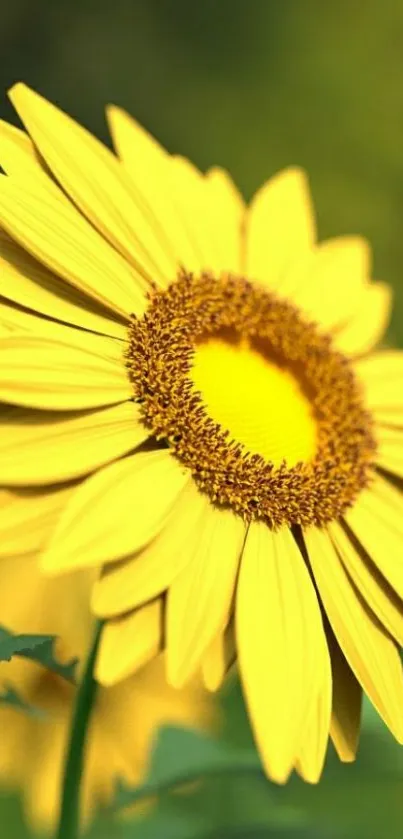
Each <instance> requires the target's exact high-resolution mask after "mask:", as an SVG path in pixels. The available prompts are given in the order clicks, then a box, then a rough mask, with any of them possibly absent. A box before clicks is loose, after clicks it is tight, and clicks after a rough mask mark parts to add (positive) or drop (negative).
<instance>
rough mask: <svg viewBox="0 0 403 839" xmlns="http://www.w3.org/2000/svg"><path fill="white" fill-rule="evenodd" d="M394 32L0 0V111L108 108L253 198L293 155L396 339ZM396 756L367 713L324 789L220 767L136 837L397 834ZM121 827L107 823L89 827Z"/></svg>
mask: <svg viewBox="0 0 403 839" xmlns="http://www.w3.org/2000/svg"><path fill="white" fill-rule="evenodd" d="M402 44H403V3H402V2H401V0H382V2H379V0H337V2H327V3H326V2H323V0H248V1H247V0H202V2H195V1H194V0H193V2H192V0H113V2H111V1H110V0H109V2H107V0H3V2H2V4H1V26H0V56H1V62H0V90H1V95H0V115H1V116H2V117H3V118H5V119H8V120H10V121H15V116H14V113H13V111H12V109H11V106H10V105H9V104H8V101H7V98H6V89H7V88H8V87H9V86H10V85H11V84H12V83H13V82H15V81H17V80H19V79H23V80H24V81H26V82H28V83H29V84H30V85H31V86H33V87H34V88H36V89H37V90H38V91H40V92H41V93H42V94H44V95H45V96H47V97H48V98H50V99H51V100H53V101H54V102H55V103H57V104H59V105H60V106H61V107H63V108H64V109H65V110H66V111H68V112H69V113H70V114H71V115H72V116H74V117H76V118H77V119H78V120H80V121H81V122H82V123H83V124H84V125H86V126H87V127H88V128H90V129H91V130H92V131H93V132H94V133H95V134H96V135H98V136H99V137H100V138H102V139H104V140H105V141H106V142H109V140H108V137H107V133H106V125H105V121H104V105H105V104H106V103H108V102H114V103H116V104H119V105H121V106H122V107H124V108H126V109H127V110H128V111H129V112H131V113H132V114H133V115H135V116H136V118H137V119H139V120H140V121H141V122H142V123H143V124H144V125H145V126H146V127H147V128H148V129H149V130H150V131H151V132H152V133H153V134H155V135H156V137H158V139H159V140H160V141H161V142H162V143H164V144H165V145H166V146H167V148H168V149H169V150H170V151H175V152H179V153H181V154H184V155H186V156H188V157H190V158H191V159H193V161H194V162H195V163H196V164H197V165H198V166H199V167H201V168H202V169H205V168H207V167H209V166H211V165H212V164H220V165H222V166H224V167H226V168H228V169H229V170H230V171H231V172H232V174H233V177H234V179H235V181H236V182H237V184H238V186H239V187H240V189H241V190H242V192H243V193H244V195H245V196H246V197H247V198H249V197H250V196H251V194H252V193H253V191H254V190H255V189H256V188H257V187H258V185H259V184H260V183H261V182H262V181H263V180H264V179H266V178H267V177H268V176H269V175H271V174H272V173H274V172H275V171H276V170H278V169H279V168H281V167H283V166H287V165H289V164H299V165H302V166H304V167H305V168H306V169H307V171H308V173H309V176H310V180H311V185H312V190H313V195H314V199H315V203H316V207H317V212H318V224H319V231H320V234H321V236H328V235H338V234H342V233H359V234H364V235H365V236H367V237H368V238H369V239H370V241H371V242H372V245H373V249H374V275H375V277H376V278H377V279H385V280H387V281H389V282H390V283H392V285H393V286H394V289H395V295H396V306H395V312H394V317H393V321H392V324H391V329H390V339H391V340H393V341H394V342H395V343H398V344H400V345H401V346H403V282H402V275H403V235H402V232H403V231H402V227H403V49H402ZM0 617H1V616H0ZM220 701H221V705H222V708H223V719H224V720H225V724H224V727H223V731H222V738H223V742H224V741H228V742H229V743H231V744H236V743H242V742H247V741H248V738H249V736H250V735H249V731H248V727H247V723H246V720H245V716H244V713H243V709H242V701H241V698H240V694H239V690H238V688H237V686H236V684H235V685H232V686H230V687H229V688H227V690H226V691H225V692H224V695H223V697H221V699H220ZM15 713H21V712H19V711H16V712H15ZM402 713H403V709H402ZM139 724H141V721H140V723H139ZM0 748H1V737H0ZM402 751H403V750H400V749H399V747H398V746H397V745H395V744H394V743H393V742H392V741H391V738H389V736H388V734H387V733H386V731H385V730H384V729H383V727H382V725H381V724H380V723H379V722H377V720H376V718H375V715H374V714H373V713H372V712H371V710H370V709H369V708H366V711H365V719H364V732H363V737H362V743H361V748H360V753H359V759H358V761H357V763H356V764H355V765H354V766H349V767H340V766H338V765H337V763H336V761H335V759H334V756H333V754H330V755H329V760H328V765H327V769H326V772H325V777H324V780H323V782H322V783H321V785H320V786H319V787H318V788H309V787H307V786H304V785H303V784H301V783H299V782H298V781H297V780H296V779H295V780H293V781H292V782H291V783H290V784H289V785H287V787H286V788H284V789H278V788H276V787H275V786H274V785H273V786H272V785H269V784H268V783H266V782H262V779H261V778H259V777H252V776H251V777H230V778H228V777H227V778H220V777H215V778H214V781H211V782H209V783H207V784H206V785H205V786H204V787H203V788H198V789H197V790H196V791H195V792H194V793H193V794H189V796H186V797H185V798H184V797H183V796H182V797H181V798H180V800H179V803H178V797H176V798H175V797H174V799H173V800H171V799H169V800H165V799H164V800H161V802H160V805H159V806H158V807H157V808H156V809H154V810H153V812H152V813H151V814H149V816H147V818H146V820H145V822H143V823H142V824H141V826H140V827H139V828H138V830H137V832H136V833H133V832H132V833H131V834H130V836H134V835H135V836H136V839H137V837H138V839H171V837H172V839H193V837H199V836H200V837H202V836H206V837H207V836H208V837H209V839H221V837H233V839H240V837H244V839H255V837H261V839H263V838H264V837H266V836H267V837H284V838H285V837H295V839H297V837H299V839H308V837H309V838H310V839H314V837H320V839H326V837H343V839H349V837H352V839H354V838H355V837H356V839H358V838H359V837H365V839H384V837H388V839H394V837H400V836H401V835H402V833H403V755H402ZM0 824H1V828H0V830H1V835H2V836H4V837H5V839H27V837H28V836H29V835H30V834H29V831H28V829H27V828H26V827H25V826H24V824H23V820H22V817H21V813H20V807H19V803H18V801H17V800H16V799H9V798H8V797H6V796H4V797H3V799H2V802H1V810H0ZM125 830H126V828H121V829H118V828H113V827H112V825H111V824H110V823H109V822H107V820H106V819H104V820H103V823H102V825H100V826H98V827H97V828H96V831H95V834H94V835H95V836H96V837H97V839H98V837H101V836H102V837H104V839H113V837H114V836H115V835H116V836H119V837H120V836H123V835H124V836H125V837H126V833H124V831H125ZM122 831H123V832H122Z"/></svg>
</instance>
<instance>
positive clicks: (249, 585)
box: [235, 522, 324, 783]
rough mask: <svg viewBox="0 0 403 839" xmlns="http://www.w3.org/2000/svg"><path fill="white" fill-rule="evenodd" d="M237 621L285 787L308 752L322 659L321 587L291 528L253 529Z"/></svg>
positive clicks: (249, 694)
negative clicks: (309, 718)
mask: <svg viewBox="0 0 403 839" xmlns="http://www.w3.org/2000/svg"><path fill="white" fill-rule="evenodd" d="M235 619H236V639H237V648H238V661H239V668H240V674H241V679H242V683H243V686H244V692H245V697H246V702H247V705H248V707H249V713H250V719H251V723H252V728H253V731H254V733H255V737H256V741H257V743H258V745H259V750H260V754H261V756H262V760H263V764H264V766H265V769H266V772H267V774H268V775H269V777H271V778H273V780H275V781H277V782H279V783H284V782H285V781H286V780H287V778H288V776H289V774H290V772H291V770H292V767H293V766H294V764H295V761H296V759H297V758H298V755H299V753H300V749H301V747H302V740H303V727H304V724H305V722H306V715H307V712H308V711H309V710H310V709H311V708H312V706H313V702H314V699H315V695H316V694H317V690H318V683H320V681H321V675H320V670H321V667H323V662H324V656H323V646H322V645H323V626H322V619H321V615H320V610H319V605H318V602H317V598H316V595H315V590H314V587H313V584H312V581H311V579H310V577H309V574H308V571H307V568H306V566H305V563H304V561H303V558H302V556H301V554H300V551H299V549H298V547H297V545H296V543H295V541H294V539H293V537H292V535H291V533H290V531H289V530H288V529H284V530H281V531H278V532H273V531H271V530H270V529H269V528H268V527H267V526H266V525H265V524H264V523H261V522H254V523H252V524H251V525H250V527H249V531H248V536H247V539H246V544H245V548H244V552H243V557H242V562H241V570H240V577H239V583H238V594H237V602H236V611H235Z"/></svg>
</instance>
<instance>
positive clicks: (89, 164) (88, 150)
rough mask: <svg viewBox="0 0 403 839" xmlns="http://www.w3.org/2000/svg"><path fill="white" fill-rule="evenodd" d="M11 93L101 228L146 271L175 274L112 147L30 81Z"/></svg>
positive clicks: (48, 157) (66, 184)
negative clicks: (51, 100) (92, 133)
mask: <svg viewBox="0 0 403 839" xmlns="http://www.w3.org/2000/svg"><path fill="white" fill-rule="evenodd" d="M9 95H10V98H11V101H12V103H13V105H14V107H15V108H16V110H17V111H18V113H19V115H20V117H21V119H22V121H23V122H24V124H25V126H26V128H27V129H28V131H29V133H30V135H31V137H32V138H33V140H34V143H35V145H36V146H37V148H38V149H39V151H40V153H41V154H42V155H43V157H44V159H45V161H46V163H47V164H48V166H49V168H50V169H51V171H52V173H53V174H54V176H55V177H56V178H57V180H58V181H59V182H60V184H61V185H62V187H63V189H64V190H65V191H66V192H67V193H68V195H70V197H71V198H72V199H73V201H74V203H75V204H76V205H77V206H78V207H79V208H80V210H81V211H82V212H83V213H84V215H86V216H87V218H88V219H89V220H90V221H91V222H92V224H94V226H95V227H97V228H98V230H99V231H100V233H101V234H102V235H103V236H105V238H106V239H108V240H109V241H110V242H111V244H112V245H113V246H114V247H116V248H117V250H119V251H120V252H121V253H122V254H123V255H124V256H125V257H127V258H128V259H129V260H130V261H131V262H132V263H133V264H134V266H135V267H136V269H137V270H138V271H139V272H140V273H141V274H142V275H143V276H147V275H148V277H149V279H154V280H158V276H159V275H161V276H162V277H164V278H165V280H168V281H169V280H171V279H173V277H172V274H173V272H174V270H175V264H174V263H173V262H172V261H170V260H169V258H168V256H167V254H166V253H165V252H164V249H163V248H162V247H161V243H160V241H159V239H158V237H157V236H155V234H154V231H153V230H152V227H150V224H149V222H148V220H147V217H146V215H145V214H144V213H142V212H141V211H140V209H139V207H138V205H137V204H136V202H135V201H133V200H132V197H131V195H130V191H129V190H128V188H127V186H126V184H125V180H124V170H123V169H122V167H121V165H120V163H119V161H118V160H117V158H116V157H115V156H114V155H113V154H112V152H111V151H110V150H109V149H108V148H106V146H104V145H103V144H102V143H101V142H100V141H99V140H97V139H96V138H95V137H93V136H92V135H91V134H90V133H89V132H88V131H87V130H86V129H85V128H83V127H82V126H80V125H79V124H78V123H76V122H75V121H74V120H72V119H71V118H70V117H69V116H67V114H65V113H63V111H61V110H60V109H59V108H56V107H55V106H54V105H52V104H51V103H50V102H47V101H46V99H44V98H43V97H42V96H40V95H39V94H37V93H35V92H34V91H33V90H30V88H28V87H26V86H25V85H23V84H17V85H15V86H14V87H13V88H12V90H11V92H10V94H9Z"/></svg>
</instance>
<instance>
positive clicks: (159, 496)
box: [0, 85, 403, 782]
mask: <svg viewBox="0 0 403 839" xmlns="http://www.w3.org/2000/svg"><path fill="white" fill-rule="evenodd" d="M11 98H12V101H13V103H14V105H15V107H16V109H17V111H18V113H19V115H20V117H21V119H22V121H23V123H24V125H25V127H26V129H27V131H28V133H29V135H30V138H29V137H28V135H26V134H25V133H22V132H20V131H18V130H17V129H15V128H13V127H11V126H9V125H7V124H3V125H2V127H1V134H0V150H1V151H0V154H1V157H0V164H1V166H2V167H3V169H4V171H5V172H6V174H7V177H3V178H1V181H0V225H1V226H2V228H3V231H4V232H3V233H2V234H1V254H2V256H1V271H2V280H1V294H2V295H3V298H4V302H3V304H2V306H1V311H0V325H1V326H2V332H3V340H2V341H1V343H0V369H1V373H0V398H1V399H2V400H3V402H4V403H5V405H4V410H3V413H2V420H1V422H2V428H1V440H2V448H1V454H0V483H2V484H3V485H4V486H5V487H10V486H12V487H24V488H29V493H30V495H29V498H28V497H27V496H26V495H25V496H24V495H21V496H20V497H19V501H18V503H15V504H14V508H13V513H12V516H11V517H10V515H8V514H7V512H6V513H4V516H2V518H1V520H0V531H1V530H2V529H8V535H9V541H10V544H11V548H12V549H13V550H15V551H16V552H20V551H21V550H22V549H23V548H22V546H23V544H24V540H25V538H26V533H27V531H28V529H30V530H31V531H32V532H33V533H34V535H35V549H37V550H38V551H40V552H41V554H42V559H41V565H42V568H43V569H44V570H46V571H47V572H48V573H49V574H58V573H60V572H64V571H72V570H74V569H78V568H81V567H85V566H88V567H93V568H95V567H98V566H99V565H104V566H105V570H104V573H103V574H102V576H101V578H100V579H99V580H97V582H96V583H95V588H94V593H93V600H92V606H93V609H94V611H95V612H96V614H98V615H100V616H103V617H107V618H109V619H110V620H109V622H108V624H107V626H106V629H105V631H104V636H103V641H102V645H101V649H100V655H99V661H98V668H97V676H98V679H99V680H100V681H101V682H102V683H104V684H105V685H113V684H115V683H117V682H118V681H119V680H120V679H123V678H124V677H126V676H127V675H128V674H129V673H131V672H133V671H134V670H135V669H136V668H137V667H138V666H139V662H141V663H143V662H144V660H145V659H146V658H150V659H151V658H153V657H154V656H155V654H156V653H157V651H158V650H159V649H160V646H161V643H163V644H164V646H165V649H166V663H167V676H168V680H169V682H170V683H171V684H172V685H174V686H182V685H184V684H186V683H187V682H188V680H189V679H190V678H191V677H192V676H193V675H194V674H195V673H197V672H198V671H199V672H200V670H202V672H203V674H204V678H205V682H206V684H207V686H208V687H209V688H210V689H216V688H217V687H219V685H220V684H221V682H222V680H223V678H224V676H225V672H226V669H227V667H228V664H229V663H230V662H231V661H232V660H233V657H234V656H236V657H237V661H238V665H239V671H240V676H241V680H242V683H243V689H244V693H245V697H246V702H247V706H248V709H249V715H250V719H251V723H252V727H253V730H254V733H255V737H256V741H257V744H258V747H259V749H260V753H261V756H262V760H263V763H264V766H265V769H266V772H267V774H268V775H269V776H270V777H272V778H273V779H274V780H276V781H278V782H284V781H285V780H286V779H287V777H288V776H289V774H290V772H291V770H292V769H293V767H296V768H297V770H298V771H299V772H300V773H301V775H302V776H303V777H304V778H306V779H307V780H309V781H317V780H318V778H319V776H320V773H321V770H322V765H323V760H324V755H325V750H326V745H327V741H328V735H329V731H330V734H331V736H332V738H333V742H334V744H335V746H336V749H337V751H338V753H339V756H340V758H341V759H342V760H346V761H348V760H352V759H353V758H354V755H355V750H356V746H357V739H358V732H359V724H360V701H361V692H362V689H364V691H365V692H366V693H367V694H368V696H369V698H370V699H371V701H372V702H373V704H374V706H375V707H376V709H377V710H378V712H379V714H380V715H381V717H382V718H383V719H384V721H385V722H386V724H387V725H388V726H389V728H390V729H391V731H392V732H393V734H394V736H395V737H396V738H397V739H398V740H399V741H400V742H401V741H403V710H402V709H403V681H402V670H401V662H400V658H399V652H398V644H401V643H402V642H403V611H402V599H401V598H402V595H403V569H402V559H401V540H402V537H403V524H402V511H403V498H402V495H401V492H400V489H398V488H397V487H396V486H395V482H394V481H393V480H392V476H399V475H400V476H403V402H402V396H401V386H400V382H401V377H402V373H403V354H402V353H401V352H398V351H391V350H384V351H378V352H371V351H372V348H373V347H374V346H375V344H376V343H377V342H378V340H379V339H380V338H381V336H382V334H383V332H384V329H385V326H386V323H387V320H388V315H389V309H390V291H389V289H388V287H387V286H385V285H384V284H382V283H373V282H370V256H369V250H368V246H367V244H366V243H365V242H364V241H363V240H362V239H360V238H358V237H341V238H338V239H332V240H329V241H325V242H323V243H319V244H318V243H317V239H316V230H315V221H314V215H313V210H312V207H311V201H310V197H309V191H308V187H307V183H306V180H305V177H304V175H303V173H302V172H301V171H300V170H298V169H289V170H286V171H284V172H282V173H280V174H279V175H277V176H276V177H274V178H272V179H271V180H269V181H268V182H267V183H266V184H265V185H264V186H263V187H262V189H260V190H259V192H258V193H257V194H256V195H255V197H254V198H253V200H252V202H251V204H250V205H249V206H245V205H244V203H243V201H242V199H241V197H240V196H239V194H238V192H237V191H236V188H235V187H234V185H233V184H232V182H231V180H230V178H229V177H228V175H227V174H226V173H225V172H224V171H222V170H221V169H216V168H215V169H212V170H210V171H209V172H208V173H207V174H206V175H202V174H201V173H200V172H199V171H198V170H197V169H196V168H195V167H193V166H192V164H190V163H189V162H188V161H187V160H185V159H183V158H180V157H176V156H172V155H169V154H168V153H167V152H166V151H164V150H163V149H162V148H161V147H160V146H159V145H158V144H157V143H156V141H155V140H153V139H152V138H151V137H150V136H149V135H147V134H146V132H145V131H144V130H143V129H142V128H140V127H139V126H138V125H137V124H136V123H135V122H134V121H133V120H131V119H130V117H128V116H127V115H126V114H125V113H123V112H122V111H120V110H119V109H117V108H110V109H109V111H108V117H109V121H110V126H111V130H112V136H113V140H114V144H115V147H116V150H117V154H118V157H115V156H114V155H113V154H112V152H110V151H109V150H108V149H106V148H105V147H104V146H102V145H101V144H100V143H99V142H98V141H97V140H95V139H94V138H93V137H91V135H90V134H88V132H86V131H85V130H84V129H83V128H81V127H80V126H78V125H77V124H76V123H74V122H73V121H72V120H71V119H69V118H68V117H67V116H66V115H64V114H63V113H62V112H60V111H59V110H57V109H56V108H55V107H53V106H52V105H51V104H49V103H48V102H46V101H45V100H44V99H42V98H41V97H40V96H38V95H37V94H35V93H34V92H32V91H30V90H29V89H28V88H26V87H24V86H23V85H17V86H16V87H15V88H13V90H12V92H11ZM39 487H41V488H43V487H45V489H41V491H39V489H38V488H39ZM46 487H47V490H46ZM25 491H26V492H28V490H27V489H26V490H25ZM11 520H12V525H13V526H12V527H11V524H10V522H11ZM45 526H46V527H45ZM49 527H51V531H52V532H51V535H50V537H49V538H48V535H47V534H48V532H49ZM44 528H45V529H46V535H45V532H44Z"/></svg>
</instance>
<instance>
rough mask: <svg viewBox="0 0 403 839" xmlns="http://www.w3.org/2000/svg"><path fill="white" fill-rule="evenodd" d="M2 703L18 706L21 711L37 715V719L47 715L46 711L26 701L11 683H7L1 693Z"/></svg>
mask: <svg viewBox="0 0 403 839" xmlns="http://www.w3.org/2000/svg"><path fill="white" fill-rule="evenodd" d="M0 705H10V706H11V707H12V708H18V710H19V711H24V712H25V713H27V714H29V715H30V716H31V717H36V718H37V719H44V718H45V717H46V712H45V711H43V710H42V709H41V708H36V707H35V706H34V705H30V703H29V702H26V700H25V699H23V697H22V696H20V694H19V693H17V691H16V690H15V689H14V688H13V687H11V685H7V686H6V687H5V688H4V690H3V691H2V692H1V693H0Z"/></svg>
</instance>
